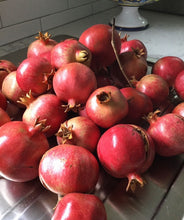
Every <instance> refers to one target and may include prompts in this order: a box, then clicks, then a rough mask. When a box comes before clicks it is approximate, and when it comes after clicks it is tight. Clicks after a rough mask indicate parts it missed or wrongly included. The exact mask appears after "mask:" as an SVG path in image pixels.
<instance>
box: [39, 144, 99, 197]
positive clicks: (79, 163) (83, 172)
mask: <svg viewBox="0 0 184 220" xmlns="http://www.w3.org/2000/svg"><path fill="white" fill-rule="evenodd" d="M98 177H99V164H98V162H97V160H96V158H95V157H94V155H93V154H92V153H90V152H89V151H88V150H86V149H85V148H83V147H81V146H76V145H69V144H62V145H57V146H55V147H53V148H51V149H50V150H48V151H47V152H46V153H45V154H44V155H43V157H42V159H41V161H40V165H39V178H40V181H41V183H42V184H43V185H44V186H45V188H47V189H48V190H50V191H51V192H53V193H56V194H60V195H66V194H68V193H72V192H80V193H88V192H91V191H92V190H93V189H94V187H95V185H96V183H97V181H98Z"/></svg>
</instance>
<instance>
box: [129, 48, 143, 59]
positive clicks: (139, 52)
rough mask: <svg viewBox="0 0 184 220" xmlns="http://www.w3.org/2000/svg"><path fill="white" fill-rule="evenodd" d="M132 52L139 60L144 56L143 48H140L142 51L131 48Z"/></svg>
mask: <svg viewBox="0 0 184 220" xmlns="http://www.w3.org/2000/svg"><path fill="white" fill-rule="evenodd" d="M132 51H133V52H134V53H135V55H136V57H137V58H141V57H142V56H143V55H144V54H145V52H144V49H143V48H142V49H139V48H133V47H132Z"/></svg>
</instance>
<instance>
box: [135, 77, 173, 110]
mask: <svg viewBox="0 0 184 220" xmlns="http://www.w3.org/2000/svg"><path fill="white" fill-rule="evenodd" d="M136 89H137V90H139V91H140V92H142V93H144V94H146V95H147V96H148V97H149V98H150V99H151V101H152V103H153V106H154V108H157V107H159V105H160V104H162V103H163V102H165V101H166V99H167V98H168V96H169V85H168V83H167V82H166V81H165V80H164V79H163V78H162V77H161V76H159V75H156V74H148V75H145V76H144V77H142V78H141V79H140V80H139V81H138V82H137V83H136Z"/></svg>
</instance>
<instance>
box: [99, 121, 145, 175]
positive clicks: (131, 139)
mask: <svg viewBox="0 0 184 220" xmlns="http://www.w3.org/2000/svg"><path fill="white" fill-rule="evenodd" d="M97 154H98V158H99V160H100V162H101V164H102V166H103V167H104V168H105V169H106V170H107V172H109V173H110V174H111V175H112V176H114V177H117V178H124V177H127V176H128V174H130V173H133V172H137V171H139V170H140V169H141V167H142V166H143V164H144V163H145V161H146V150H145V143H144V139H143V138H142V137H141V135H140V133H139V132H138V131H137V130H136V128H135V127H134V126H131V125H130V124H118V125H115V126H113V127H111V128H109V129H108V130H107V131H106V132H105V133H104V134H103V135H102V136H101V138H100V140H99V142H98V145H97Z"/></svg>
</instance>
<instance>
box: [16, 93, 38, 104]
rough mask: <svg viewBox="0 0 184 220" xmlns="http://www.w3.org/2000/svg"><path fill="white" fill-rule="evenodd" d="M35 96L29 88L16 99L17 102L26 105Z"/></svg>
mask: <svg viewBox="0 0 184 220" xmlns="http://www.w3.org/2000/svg"><path fill="white" fill-rule="evenodd" d="M35 99H36V98H35V97H34V96H33V95H32V92H31V90H30V91H29V92H28V93H26V95H24V96H22V97H20V98H19V100H17V102H18V103H20V104H22V105H24V106H26V107H28V106H29V105H30V104H31V103H32V102H33V101H34V100H35Z"/></svg>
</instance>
